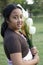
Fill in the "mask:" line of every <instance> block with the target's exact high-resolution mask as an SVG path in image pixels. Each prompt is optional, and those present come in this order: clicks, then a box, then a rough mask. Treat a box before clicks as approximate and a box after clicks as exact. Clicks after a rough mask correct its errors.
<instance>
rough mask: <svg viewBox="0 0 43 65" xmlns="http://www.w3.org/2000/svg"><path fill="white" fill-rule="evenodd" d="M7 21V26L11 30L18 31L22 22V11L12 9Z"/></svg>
mask: <svg viewBox="0 0 43 65" xmlns="http://www.w3.org/2000/svg"><path fill="white" fill-rule="evenodd" d="M9 20H10V23H9V26H10V27H11V28H12V29H15V30H18V29H20V28H21V26H22V22H23V15H22V10H21V9H19V8H17V9H14V10H13V11H12V12H11V14H10V16H9Z"/></svg>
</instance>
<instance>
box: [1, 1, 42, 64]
mask: <svg viewBox="0 0 43 65" xmlns="http://www.w3.org/2000/svg"><path fill="white" fill-rule="evenodd" d="M11 3H13V4H14V3H19V4H21V5H22V7H23V8H24V9H25V10H28V13H29V17H31V18H32V19H33V22H34V25H35V26H36V33H35V35H33V38H32V39H33V44H34V45H35V46H36V47H37V49H38V50H39V56H40V62H39V64H38V65H43V0H0V32H1V24H2V22H3V17H2V11H3V8H4V7H6V5H8V4H11ZM6 60H7V58H6V55H5V53H4V49H3V38H2V37H1V34H0V65H7V61H6Z"/></svg>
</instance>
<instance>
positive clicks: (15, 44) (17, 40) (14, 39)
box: [4, 28, 29, 59]
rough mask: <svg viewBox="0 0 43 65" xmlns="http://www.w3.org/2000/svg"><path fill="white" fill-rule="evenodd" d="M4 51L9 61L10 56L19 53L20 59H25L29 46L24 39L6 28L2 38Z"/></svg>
mask: <svg viewBox="0 0 43 65" xmlns="http://www.w3.org/2000/svg"><path fill="white" fill-rule="evenodd" d="M4 50H5V54H6V56H7V58H8V59H10V54H12V53H19V52H21V53H22V57H25V56H26V55H27V53H28V51H29V46H28V43H27V41H26V40H25V38H24V37H22V36H21V35H19V34H17V33H16V32H14V31H13V30H11V29H9V28H8V29H7V30H6V32H5V37H4Z"/></svg>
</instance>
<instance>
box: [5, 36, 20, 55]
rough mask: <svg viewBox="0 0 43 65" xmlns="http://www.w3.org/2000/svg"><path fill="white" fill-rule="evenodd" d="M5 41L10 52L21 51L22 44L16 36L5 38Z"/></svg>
mask: <svg viewBox="0 0 43 65" xmlns="http://www.w3.org/2000/svg"><path fill="white" fill-rule="evenodd" d="M5 43H6V48H7V50H8V53H9V54H11V53H17V52H21V44H20V41H19V39H18V38H17V37H16V36H13V35H11V36H10V37H8V38H7V39H6V40H5Z"/></svg>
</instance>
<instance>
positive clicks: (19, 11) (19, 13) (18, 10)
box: [11, 8, 23, 15]
mask: <svg viewBox="0 0 43 65" xmlns="http://www.w3.org/2000/svg"><path fill="white" fill-rule="evenodd" d="M11 14H13V15H22V14H23V13H22V10H21V9H19V8H17V9H14V10H13V11H12V12H11Z"/></svg>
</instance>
